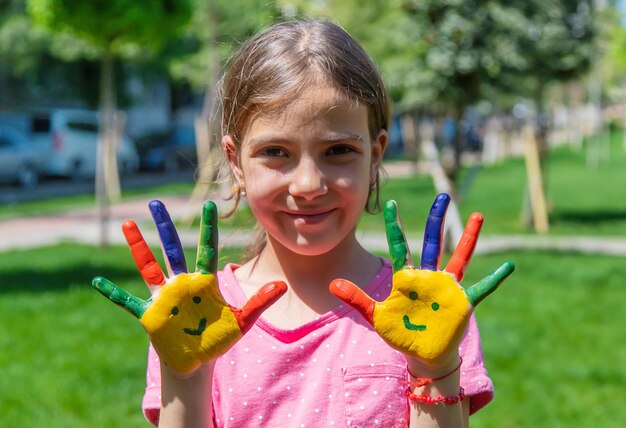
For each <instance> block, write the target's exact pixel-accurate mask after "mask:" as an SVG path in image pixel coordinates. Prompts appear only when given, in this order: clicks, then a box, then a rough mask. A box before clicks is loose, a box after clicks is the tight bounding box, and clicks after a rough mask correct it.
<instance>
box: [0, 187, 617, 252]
mask: <svg viewBox="0 0 626 428" xmlns="http://www.w3.org/2000/svg"><path fill="white" fill-rule="evenodd" d="M161 200H162V201H163V202H164V203H165V205H166V206H167V207H168V210H169V212H170V214H171V215H172V217H173V218H179V217H180V216H181V215H182V214H183V213H184V212H185V210H186V207H187V203H188V200H187V198H186V197H164V198H161ZM216 200H217V199H216ZM148 202H149V199H147V198H146V199H137V200H133V201H130V202H124V203H121V204H116V205H114V206H112V207H111V214H110V215H111V220H110V223H109V228H108V233H107V236H108V239H109V242H110V243H112V244H122V243H125V241H124V237H123V235H122V231H121V229H120V227H121V225H122V223H123V222H124V220H127V219H133V220H135V221H136V222H137V223H138V224H139V225H140V227H141V229H142V233H143V234H144V237H145V238H146V240H147V241H148V242H149V243H151V244H155V245H156V244H157V243H158V242H159V241H158V238H157V235H156V231H155V228H154V225H153V223H152V219H151V217H150V214H149V211H148ZM218 208H219V207H218ZM191 209H192V210H194V212H200V210H201V207H200V206H198V207H192V208H191ZM179 232H180V236H181V241H182V243H183V245H184V246H186V247H190V248H195V246H196V245H197V240H198V231H197V229H196V228H193V229H189V230H186V229H183V230H180V231H179ZM98 237H99V228H98V220H97V213H96V210H95V209H93V208H92V209H81V210H76V211H72V212H68V213H63V214H54V215H48V216H41V217H20V218H15V219H9V220H4V221H0V252H2V251H9V250H12V249H19V248H33V247H39V246H44V245H53V244H56V243H59V242H63V241H72V242H79V243H86V244H94V243H96V242H97V241H98ZM358 238H359V240H360V241H361V242H362V243H363V244H364V245H365V247H366V248H368V249H370V250H372V251H383V252H385V251H387V250H388V248H387V241H386V238H385V235H384V233H360V234H359V236H358ZM250 239H251V233H250V232H249V231H242V230H225V229H223V228H222V229H220V245H222V246H233V247H241V246H245V245H246V244H247V243H249V242H250ZM407 239H408V241H409V245H410V248H414V249H418V248H421V242H422V236H421V235H416V236H413V235H412V234H409V235H408V236H407ZM515 249H527V250H554V251H572V252H582V253H593V254H611V255H624V256H626V237H621V238H610V237H593V236H584V237H583V236H570V237H560V236H528V235H507V236H494V235H490V236H487V235H485V236H482V237H481V239H480V240H479V243H478V246H477V248H476V253H489V252H501V251H510V250H515Z"/></svg>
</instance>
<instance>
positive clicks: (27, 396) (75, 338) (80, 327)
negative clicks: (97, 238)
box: [0, 244, 233, 428]
mask: <svg viewBox="0 0 626 428" xmlns="http://www.w3.org/2000/svg"><path fill="white" fill-rule="evenodd" d="M155 254H157V251H155ZM224 254H225V255H226V256H228V254H229V253H228V252H225V253H224ZM229 258H233V256H232V253H231V256H229ZM188 260H189V261H193V260H194V254H191V253H189V254H188ZM98 274H103V275H105V276H106V277H108V278H109V279H111V280H112V281H114V282H115V283H116V284H118V285H119V286H121V287H123V288H125V289H127V290H128V291H130V292H131V293H133V294H135V295H138V296H140V297H143V298H146V297H148V295H149V293H148V291H147V288H146V287H145V286H144V285H143V283H142V281H141V279H140V277H139V275H138V273H137V271H136V268H135V267H134V266H133V262H132V259H131V258H130V257H129V252H128V249H127V248H124V247H111V248H109V249H107V250H100V249H97V248H92V247H87V246H80V245H71V244H64V245H59V246H54V247H47V248H41V249H36V250H27V251H12V252H10V253H5V254H1V255H0V278H2V280H1V285H0V314H2V315H1V318H2V322H0V367H2V376H0V426H2V427H36V426H46V427H64V428H70V427H111V428H113V427H142V426H147V425H148V424H147V423H146V422H145V420H144V418H143V415H142V414H141V411H140V407H141V397H142V391H143V388H144V387H145V360H146V350H147V345H148V340H147V337H146V335H145V333H144V331H143V329H142V328H141V326H140V325H139V323H138V322H137V321H136V320H134V319H133V317H132V316H131V315H129V314H127V313H125V312H124V311H122V310H121V309H119V308H117V307H115V305H113V304H110V303H109V302H107V301H106V300H105V299H104V298H103V297H102V296H100V295H99V294H98V293H97V292H96V291H95V290H93V289H92V287H91V286H90V284H91V279H92V278H93V277H94V276H95V275H98ZM138 279H139V280H138Z"/></svg>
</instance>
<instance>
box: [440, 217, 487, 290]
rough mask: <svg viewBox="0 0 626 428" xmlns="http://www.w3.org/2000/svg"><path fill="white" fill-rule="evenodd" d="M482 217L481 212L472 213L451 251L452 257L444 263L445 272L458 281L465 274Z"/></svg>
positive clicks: (481, 223) (481, 225) (481, 224)
mask: <svg viewBox="0 0 626 428" xmlns="http://www.w3.org/2000/svg"><path fill="white" fill-rule="evenodd" d="M483 221H484V217H483V215H482V214H481V213H473V214H472V215H471V216H470V218H469V220H468V221H467V224H466V225H465V230H464V231H463V236H461V239H460V240H459V243H458V244H457V246H456V249H455V250H454V253H452V257H450V260H449V261H448V264H447V265H446V272H450V273H451V274H452V275H454V276H455V277H456V280H457V281H458V282H461V280H462V279H463V276H464V275H465V268H466V267H467V264H468V263H469V261H470V259H471V258H472V254H474V249H475V248H476V243H477V242H478V235H480V229H481V228H482V227H483Z"/></svg>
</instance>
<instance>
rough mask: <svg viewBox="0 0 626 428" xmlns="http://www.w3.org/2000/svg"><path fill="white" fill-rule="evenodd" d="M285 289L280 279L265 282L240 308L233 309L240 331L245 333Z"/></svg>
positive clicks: (285, 286) (285, 285)
mask: <svg viewBox="0 0 626 428" xmlns="http://www.w3.org/2000/svg"><path fill="white" fill-rule="evenodd" d="M286 291H287V284H285V283H284V282H282V281H276V282H270V283H268V284H265V285H264V286H263V287H261V289H260V290H259V291H257V292H256V294H255V295H254V296H252V297H250V299H249V300H248V301H247V302H246V304H245V305H243V307H242V308H241V309H235V310H233V313H234V314H235V318H236V319H237V324H239V329H240V330H241V333H246V332H247V331H248V330H250V328H251V327H252V325H253V324H254V322H255V321H256V320H257V318H259V317H260V316H261V314H262V313H263V312H264V311H265V310H266V309H267V308H269V307H270V305H272V304H274V303H275V302H276V301H277V300H278V299H279V298H280V296H282V295H283V294H285V292H286Z"/></svg>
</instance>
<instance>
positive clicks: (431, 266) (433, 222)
mask: <svg viewBox="0 0 626 428" xmlns="http://www.w3.org/2000/svg"><path fill="white" fill-rule="evenodd" d="M449 203H450V196H449V195H448V194H446V193H440V194H438V195H437V197H436V198H435V202H433V205H432V207H431V208H430V213H429V214H428V220H426V229H425V231H424V246H423V247H422V259H421V263H420V267H421V268H422V269H427V270H438V269H439V261H440V260H441V250H442V247H443V245H442V240H443V224H444V220H445V218H446V211H447V209H448V204H449Z"/></svg>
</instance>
